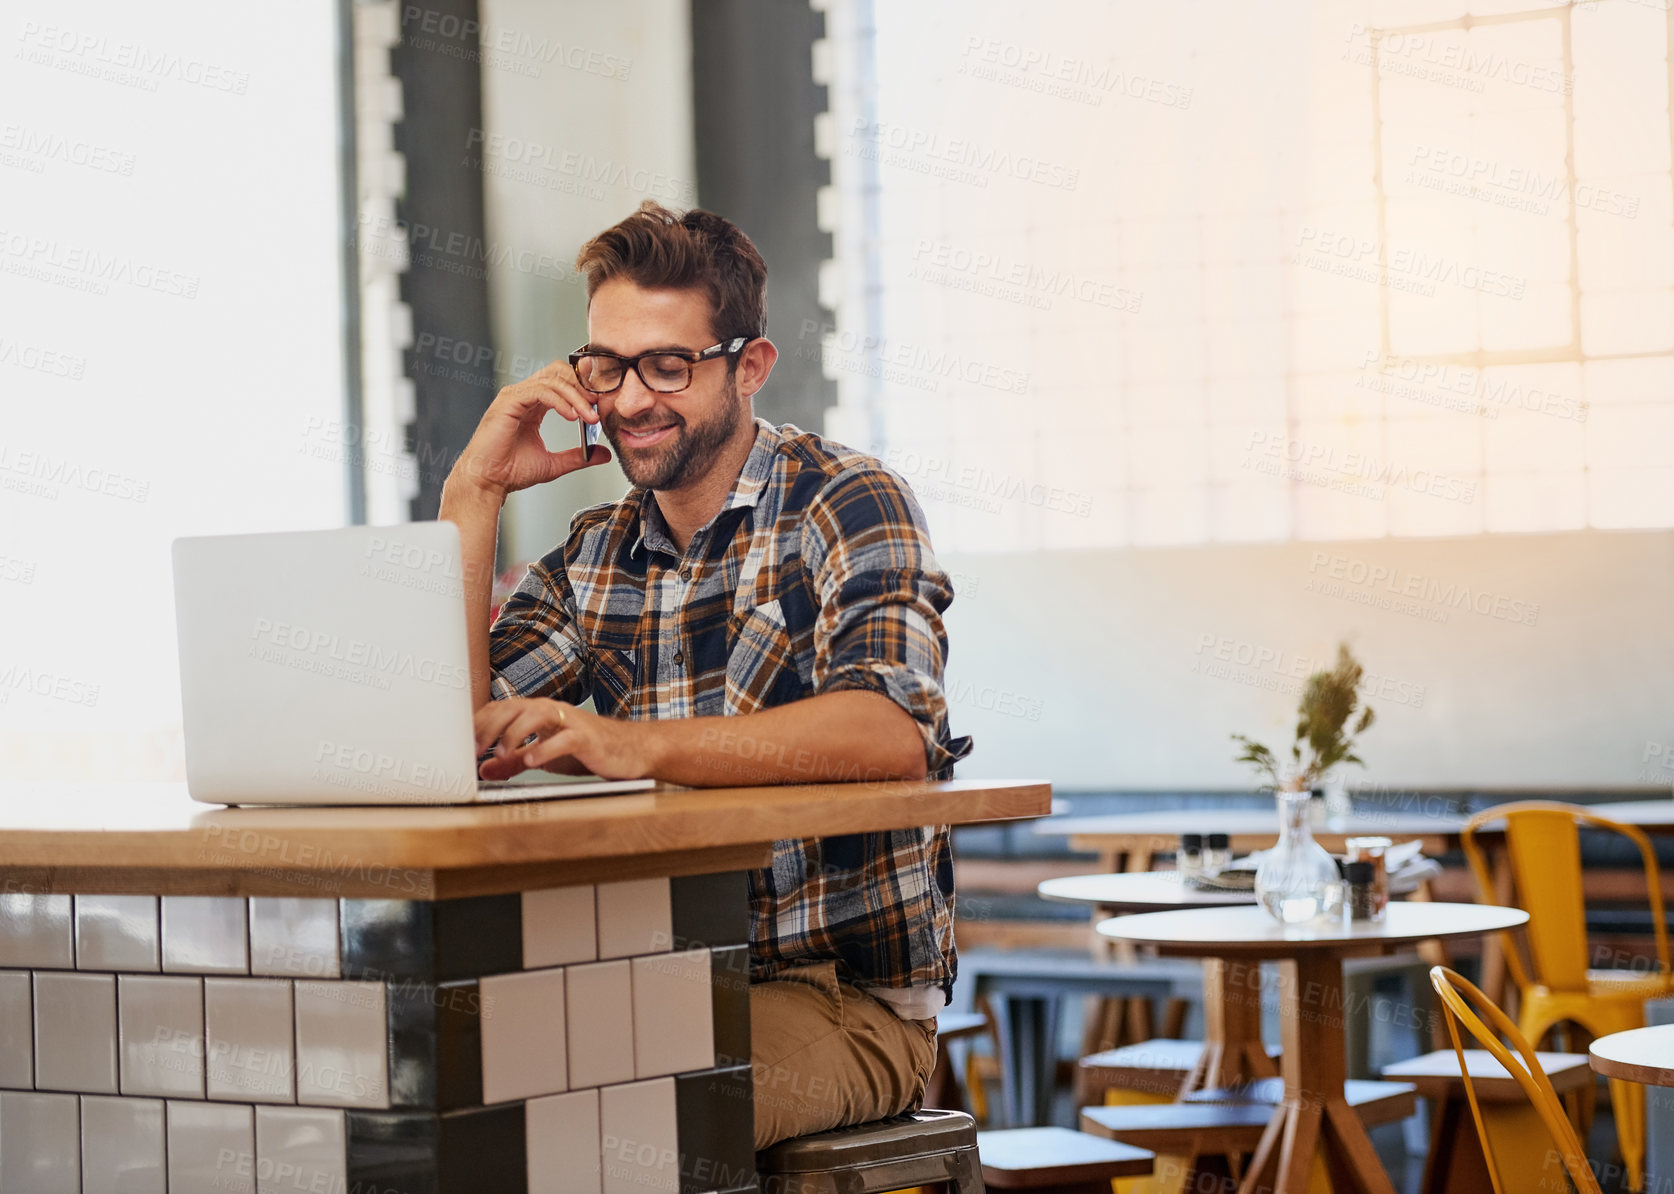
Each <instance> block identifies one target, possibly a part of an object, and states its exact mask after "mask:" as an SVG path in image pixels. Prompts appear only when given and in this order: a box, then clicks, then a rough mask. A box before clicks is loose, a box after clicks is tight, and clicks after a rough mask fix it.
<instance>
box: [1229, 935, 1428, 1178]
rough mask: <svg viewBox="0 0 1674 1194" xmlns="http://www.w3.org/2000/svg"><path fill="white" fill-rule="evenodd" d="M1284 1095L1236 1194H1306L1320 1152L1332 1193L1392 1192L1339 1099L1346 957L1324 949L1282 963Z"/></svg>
mask: <svg viewBox="0 0 1674 1194" xmlns="http://www.w3.org/2000/svg"><path fill="white" fill-rule="evenodd" d="M1281 976H1282V977H1281V983H1280V1002H1281V1007H1282V1011H1283V1015H1284V1037H1283V1048H1284V1057H1283V1059H1282V1062H1281V1067H1280V1068H1281V1070H1282V1072H1283V1074H1284V1078H1285V1097H1284V1102H1283V1103H1282V1104H1280V1106H1279V1108H1278V1110H1277V1112H1276V1113H1275V1115H1274V1117H1273V1122H1272V1123H1271V1124H1269V1125H1268V1130H1267V1132H1266V1133H1265V1134H1264V1135H1263V1137H1262V1140H1261V1147H1260V1148H1259V1149H1258V1151H1257V1153H1256V1156H1255V1158H1254V1160H1253V1161H1252V1162H1251V1164H1250V1168H1249V1171H1248V1172H1247V1173H1246V1174H1245V1175H1244V1183H1243V1185H1242V1186H1240V1187H1239V1194H1257V1191H1266V1190H1273V1191H1276V1192H1277V1194H1307V1190H1308V1185H1309V1181H1310V1178H1311V1176H1312V1173H1313V1167H1314V1158H1315V1157H1316V1156H1318V1155H1319V1154H1321V1153H1322V1152H1323V1153H1324V1154H1325V1158H1326V1161H1327V1164H1328V1167H1329V1169H1330V1171H1331V1175H1332V1178H1333V1182H1332V1189H1333V1191H1339V1192H1340V1191H1344V1190H1360V1191H1364V1192H1365V1194H1395V1187H1394V1186H1393V1185H1392V1184H1391V1183H1390V1180H1389V1175H1388V1174H1387V1173H1385V1172H1384V1170H1383V1165H1382V1164H1381V1163H1380V1162H1379V1161H1378V1157H1377V1153H1376V1152H1375V1151H1374V1150H1373V1148H1372V1141H1371V1138H1370V1137H1369V1136H1367V1135H1366V1129H1365V1127H1364V1126H1363V1125H1362V1124H1361V1122H1360V1117H1359V1116H1358V1115H1357V1114H1355V1111H1354V1108H1352V1107H1350V1106H1349V1105H1348V1102H1347V1100H1346V1099H1345V1098H1344V1097H1343V1083H1344V1082H1345V1080H1346V1079H1347V1077H1348V1057H1347V1049H1346V1047H1345V1044H1344V1032H1343V1030H1344V1027H1345V1025H1344V1015H1345V998H1344V992H1343V960H1342V958H1340V957H1338V956H1336V955H1334V954H1330V953H1328V952H1326V951H1324V950H1320V951H1311V952H1306V953H1302V954H1301V955H1300V956H1299V957H1298V958H1297V959H1295V960H1294V961H1286V962H1284V963H1282V964H1281Z"/></svg>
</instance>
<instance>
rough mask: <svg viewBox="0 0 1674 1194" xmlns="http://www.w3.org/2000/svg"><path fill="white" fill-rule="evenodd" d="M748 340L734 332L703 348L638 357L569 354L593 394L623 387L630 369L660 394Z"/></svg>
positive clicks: (582, 351) (582, 350) (680, 385)
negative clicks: (726, 337) (728, 338)
mask: <svg viewBox="0 0 1674 1194" xmlns="http://www.w3.org/2000/svg"><path fill="white" fill-rule="evenodd" d="M749 342H750V337H749V336H734V337H733V338H732V339H730V340H722V341H721V342H720V343H719V344H712V345H710V346H709V347H708V348H706V349H704V350H703V351H702V352H680V351H677V350H674V349H668V348H663V349H658V350H657V351H656V352H642V353H640V354H639V355H638V356H637V357H624V356H618V355H617V354H616V353H614V352H599V351H597V350H596V349H591V348H578V349H576V350H575V351H574V352H572V353H571V354H570V368H572V369H574V370H575V376H576V380H577V381H579V382H581V387H582V389H584V390H587V391H588V392H590V393H593V394H609V393H611V392H612V391H615V390H619V389H621V388H622V383H623V382H624V381H626V380H627V379H628V370H629V369H632V370H633V371H634V372H635V373H637V374H639V380H640V381H642V382H644V383H645V388H646V389H648V390H652V391H654V392H655V393H658V394H678V393H679V392H680V391H681V390H684V389H685V388H686V387H687V386H689V385H691V384H692V370H693V369H694V368H695V367H696V366H698V365H699V364H702V363H703V362H704V361H710V360H714V359H715V358H716V357H730V356H732V355H733V354H734V353H737V352H741V351H743V348H744V346H745V345H746V344H748V343H749Z"/></svg>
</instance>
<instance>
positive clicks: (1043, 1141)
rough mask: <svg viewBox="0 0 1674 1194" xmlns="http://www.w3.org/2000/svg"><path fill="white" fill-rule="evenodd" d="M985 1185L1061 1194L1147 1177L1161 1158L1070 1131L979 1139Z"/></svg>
mask: <svg viewBox="0 0 1674 1194" xmlns="http://www.w3.org/2000/svg"><path fill="white" fill-rule="evenodd" d="M977 1151H978V1152H979V1153H980V1154H981V1156H982V1180H983V1181H984V1182H985V1183H986V1184H987V1186H988V1188H989V1189H991V1190H1039V1191H1049V1190H1058V1189H1062V1188H1064V1187H1067V1186H1072V1185H1074V1184H1076V1183H1088V1182H1108V1181H1110V1180H1111V1179H1112V1178H1117V1177H1143V1176H1145V1175H1147V1174H1149V1173H1150V1172H1151V1169H1152V1166H1153V1165H1154V1163H1155V1162H1156V1155H1155V1154H1154V1153H1151V1152H1149V1151H1147V1150H1146V1149H1143V1148H1134V1147H1133V1146H1132V1145H1127V1144H1118V1143H1117V1142H1116V1141H1114V1140H1101V1139H1099V1138H1098V1137H1097V1136H1089V1135H1088V1134H1087V1133H1085V1132H1072V1131H1071V1130H1070V1129H1068V1128H1008V1129H1005V1130H1002V1131H996V1132H978V1133H977Z"/></svg>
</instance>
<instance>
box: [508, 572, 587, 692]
mask: <svg viewBox="0 0 1674 1194" xmlns="http://www.w3.org/2000/svg"><path fill="white" fill-rule="evenodd" d="M554 563H556V564H557V567H556V568H554V567H553V566H552V565H553V564H554ZM488 663H489V687H488V692H489V695H490V696H491V697H493V698H494V699H495V700H503V699H504V698H506V697H510V696H523V697H550V698H552V699H554V700H560V701H569V702H571V703H572V704H579V703H580V702H581V701H582V700H583V699H584V697H585V694H586V679H587V664H586V654H585V652H584V651H583V650H582V645H581V633H580V631H579V630H578V629H577V628H576V621H575V596H574V594H573V592H572V591H571V589H570V579H569V575H568V574H567V573H566V572H565V570H564V567H563V557H562V552H561V550H560V551H559V552H554V553H553V554H552V555H549V556H547V557H546V558H545V559H541V560H537V561H535V562H534V563H533V564H530V565H529V571H528V572H526V573H524V576H523V581H522V583H521V584H519V585H518V586H517V588H516V590H514V591H513V593H512V595H511V596H510V597H508V598H506V602H505V604H504V605H503V606H501V607H500V616H499V617H498V618H496V619H495V620H494V625H493V626H492V627H491V628H490V629H489V632H488Z"/></svg>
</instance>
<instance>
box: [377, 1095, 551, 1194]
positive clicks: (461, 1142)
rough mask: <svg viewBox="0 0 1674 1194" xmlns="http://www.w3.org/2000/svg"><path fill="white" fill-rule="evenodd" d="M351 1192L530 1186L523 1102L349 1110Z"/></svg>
mask: <svg viewBox="0 0 1674 1194" xmlns="http://www.w3.org/2000/svg"><path fill="white" fill-rule="evenodd" d="M347 1162H348V1178H349V1180H348V1187H347V1191H346V1194H491V1192H492V1194H500V1192H514V1191H515V1192H521V1191H523V1190H525V1189H526V1188H527V1187H528V1174H527V1170H528V1165H527V1161H526V1159H525V1154H524V1134H523V1104H522V1103H508V1104H507V1105H505V1106H503V1107H486V1108H483V1107H479V1108H474V1109H472V1110H469V1111H451V1112H444V1113H437V1112H434V1111H351V1112H349V1116H348V1149H347Z"/></svg>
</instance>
